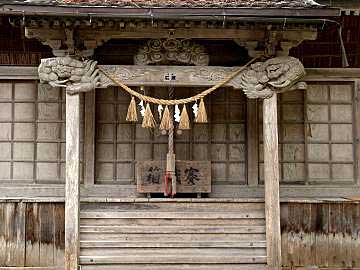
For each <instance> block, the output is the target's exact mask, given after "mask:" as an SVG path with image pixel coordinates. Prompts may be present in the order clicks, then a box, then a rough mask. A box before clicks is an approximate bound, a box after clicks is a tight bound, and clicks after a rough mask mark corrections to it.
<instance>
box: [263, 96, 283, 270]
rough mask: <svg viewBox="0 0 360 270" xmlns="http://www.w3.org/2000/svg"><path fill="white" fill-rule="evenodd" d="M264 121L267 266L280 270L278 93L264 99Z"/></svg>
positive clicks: (272, 269)
mask: <svg viewBox="0 0 360 270" xmlns="http://www.w3.org/2000/svg"><path fill="white" fill-rule="evenodd" d="M263 121H264V123H263V125H264V126H263V128H264V132H263V134H264V178H265V216H266V243H267V265H268V269H269V270H270V269H271V270H280V269H281V231H280V196H279V179H280V176H279V153H278V151H279V150H278V149H279V148H278V144H279V143H278V124H277V94H276V93H274V95H273V96H272V97H271V98H269V99H264V103H263Z"/></svg>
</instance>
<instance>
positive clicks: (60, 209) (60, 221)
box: [54, 203, 65, 267]
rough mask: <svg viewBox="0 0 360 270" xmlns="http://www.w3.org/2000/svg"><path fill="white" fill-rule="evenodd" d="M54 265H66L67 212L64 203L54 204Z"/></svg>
mask: <svg viewBox="0 0 360 270" xmlns="http://www.w3.org/2000/svg"><path fill="white" fill-rule="evenodd" d="M54 221H55V222H54V226H55V228H54V265H55V266H57V267H60V266H61V267H63V266H64V263H65V261H64V249H65V212H64V205H63V204H62V203H55V204H54Z"/></svg>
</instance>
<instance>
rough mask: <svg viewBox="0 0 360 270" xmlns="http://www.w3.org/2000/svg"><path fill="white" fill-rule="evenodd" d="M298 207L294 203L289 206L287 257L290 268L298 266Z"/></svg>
mask: <svg viewBox="0 0 360 270" xmlns="http://www.w3.org/2000/svg"><path fill="white" fill-rule="evenodd" d="M300 206H301V205H300ZM298 207H299V205H298V204H295V203H294V204H290V205H289V227H288V230H289V232H288V257H289V263H290V266H300V259H299V257H300V254H299V251H300V247H299V245H300V243H299V241H300V238H299V222H300V216H299V212H300V210H301V208H300V209H299V208H298Z"/></svg>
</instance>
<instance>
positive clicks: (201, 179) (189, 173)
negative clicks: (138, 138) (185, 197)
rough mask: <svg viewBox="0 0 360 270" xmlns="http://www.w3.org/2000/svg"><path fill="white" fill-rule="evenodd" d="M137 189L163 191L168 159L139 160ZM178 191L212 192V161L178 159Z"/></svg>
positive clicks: (139, 190) (147, 191)
mask: <svg viewBox="0 0 360 270" xmlns="http://www.w3.org/2000/svg"><path fill="white" fill-rule="evenodd" d="M136 174H137V175H136V179H137V191H138V192H140V193H163V192H164V182H165V179H164V177H165V174H166V161H165V160H159V161H157V160H153V161H139V162H137V163H136ZM176 192H177V193H210V192H211V162H210V161H180V160H177V161H176Z"/></svg>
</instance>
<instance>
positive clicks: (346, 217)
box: [340, 204, 357, 268]
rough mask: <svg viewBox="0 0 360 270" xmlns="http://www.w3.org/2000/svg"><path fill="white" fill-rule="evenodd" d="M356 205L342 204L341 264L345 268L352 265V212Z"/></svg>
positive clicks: (353, 251)
mask: <svg viewBox="0 0 360 270" xmlns="http://www.w3.org/2000/svg"><path fill="white" fill-rule="evenodd" d="M356 208H357V207H354V205H352V204H343V209H342V210H343V226H342V233H341V232H340V234H342V235H343V247H342V254H341V255H342V256H341V258H342V261H343V266H344V267H346V268H351V267H353V255H355V254H353V253H355V250H353V232H352V231H353V230H354V229H355V228H354V227H353V223H354V220H353V212H354V210H356Z"/></svg>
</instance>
